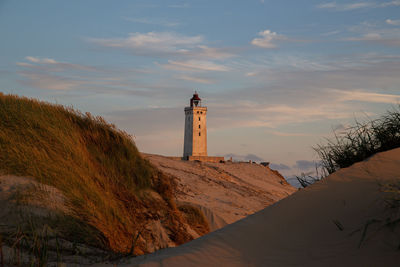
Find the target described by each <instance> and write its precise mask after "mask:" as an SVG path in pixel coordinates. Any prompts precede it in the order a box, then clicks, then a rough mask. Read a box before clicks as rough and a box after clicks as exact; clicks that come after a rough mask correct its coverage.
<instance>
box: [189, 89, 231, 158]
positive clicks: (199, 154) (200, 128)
mask: <svg viewBox="0 0 400 267" xmlns="http://www.w3.org/2000/svg"><path fill="white" fill-rule="evenodd" d="M183 159H184V160H198V161H208V162H220V161H223V160H224V158H223V157H209V156H208V155H207V107H205V106H202V103H201V98H200V97H199V95H198V94H197V92H195V93H194V94H193V97H192V98H191V99H190V106H189V107H185V139H184V144H183Z"/></svg>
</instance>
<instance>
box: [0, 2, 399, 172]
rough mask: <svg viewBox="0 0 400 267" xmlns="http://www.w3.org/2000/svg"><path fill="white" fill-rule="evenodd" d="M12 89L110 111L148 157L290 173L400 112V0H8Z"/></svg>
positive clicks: (1, 86)
mask: <svg viewBox="0 0 400 267" xmlns="http://www.w3.org/2000/svg"><path fill="white" fill-rule="evenodd" d="M0 51H1V52H0V91H1V92H3V93H10V94H17V95H22V96H28V97H33V98H38V99H40V100H44V101H48V102H51V103H58V104H63V105H67V106H72V107H74V108H76V109H79V110H81V111H83V112H91V113H92V114H94V115H100V116H103V117H104V118H105V119H106V120H107V121H109V122H111V123H114V124H115V125H116V126H117V127H119V128H120V129H123V130H125V131H127V132H128V133H130V134H132V136H133V137H134V140H135V142H136V144H137V145H138V147H139V149H140V150H141V151H143V152H147V153H156V154H162V155H171V156H180V155H182V153H183V134H184V132H183V131H184V107H185V106H187V105H188V104H189V99H190V98H191V96H192V94H193V93H194V91H195V90H197V92H198V93H199V95H200V97H201V98H202V100H203V105H205V106H207V107H208V114H207V122H208V123H207V124H208V125H207V128H208V154H209V155H219V156H224V155H226V156H233V157H234V158H236V159H242V160H249V159H251V160H256V161H268V162H271V166H273V167H274V168H276V169H278V170H280V171H282V172H283V173H284V174H285V175H289V174H295V173H300V172H305V171H307V170H310V169H312V168H313V166H314V163H313V161H315V160H317V157H316V155H315V152H314V151H313V149H312V147H315V146H316V145H317V144H319V143H324V141H325V138H330V137H332V135H333V133H334V132H335V131H336V132H338V131H339V132H340V131H342V130H343V129H345V128H346V127H348V126H349V125H351V124H352V123H354V121H355V120H356V119H357V120H361V121H362V120H365V119H373V118H376V117H377V116H379V115H382V114H384V113H385V111H386V110H389V109H391V108H393V107H394V106H397V105H398V104H399V103H400V75H399V74H400V0H394V1H393V0H383V1H373V0H371V1H369V0H365V1H314V0H298V1H288V0H280V1H278V0H275V1H272V0H261V1H260V0H247V1H233V0H230V1H222V0H221V1H216V0H214V1H207V0H198V1H194V0H193V1H161V0H159V1H152V0H146V1H144V0H143V1H134V0H130V1H127V0H119V1H104V0H85V1H82V0H70V1H61V0H37V1H29V0H26V1H23V0H21V1H12V0H0Z"/></svg>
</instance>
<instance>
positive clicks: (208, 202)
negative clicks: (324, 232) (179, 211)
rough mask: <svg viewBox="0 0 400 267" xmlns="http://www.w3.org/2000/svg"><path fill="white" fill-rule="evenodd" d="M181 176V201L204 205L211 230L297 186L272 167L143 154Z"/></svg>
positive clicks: (178, 193)
mask: <svg viewBox="0 0 400 267" xmlns="http://www.w3.org/2000/svg"><path fill="white" fill-rule="evenodd" d="M143 156H144V157H145V158H146V159H148V160H150V162H151V163H152V164H154V165H155V166H156V167H157V168H159V169H160V170H162V171H163V172H165V173H167V174H169V175H172V176H174V177H175V178H176V180H177V183H178V184H177V185H178V187H177V194H176V195H177V200H178V202H184V203H190V204H192V205H196V206H198V207H200V209H201V210H202V211H203V213H204V214H205V215H206V217H207V218H208V220H209V222H210V226H211V230H216V229H218V228H221V227H222V226H225V225H226V224H227V223H233V222H235V221H237V220H239V219H242V218H244V217H246V216H248V215H250V214H253V213H254V212H256V211H259V210H261V209H263V208H265V207H267V206H269V205H271V204H273V203H275V202H276V201H278V200H280V199H282V198H284V197H287V196H288V195H290V194H292V193H293V192H295V191H296V190H297V189H295V188H294V187H292V186H291V185H289V184H288V183H287V182H286V181H285V179H284V178H283V177H282V176H280V175H279V174H277V173H276V172H274V171H272V170H271V169H270V168H268V167H264V166H262V165H259V164H250V163H231V162H226V163H205V162H188V161H180V160H173V159H171V158H168V157H164V156H159V155H151V154H143Z"/></svg>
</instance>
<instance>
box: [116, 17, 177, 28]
mask: <svg viewBox="0 0 400 267" xmlns="http://www.w3.org/2000/svg"><path fill="white" fill-rule="evenodd" d="M123 19H124V20H125V21H130V22H136V23H141V24H148V25H159V26H166V27H176V26H178V25H179V23H178V22H176V21H170V20H167V19H161V18H130V17H123Z"/></svg>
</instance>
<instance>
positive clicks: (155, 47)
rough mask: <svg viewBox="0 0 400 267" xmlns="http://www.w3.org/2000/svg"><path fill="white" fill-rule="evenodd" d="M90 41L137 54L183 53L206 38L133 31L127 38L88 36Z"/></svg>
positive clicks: (170, 33)
mask: <svg viewBox="0 0 400 267" xmlns="http://www.w3.org/2000/svg"><path fill="white" fill-rule="evenodd" d="M88 41H89V42H91V43H94V44H97V45H100V46H103V47H109V48H121V49H128V50H130V51H132V52H133V53H137V54H148V55H151V53H157V54H163V53H174V54H182V53H185V52H187V51H188V49H193V48H195V47H196V46H198V45H200V44H201V43H202V42H203V41H204V38H203V37H202V36H200V35H197V36H184V35H180V34H177V33H173V32H148V33H138V32H137V33H131V34H129V36H128V37H126V38H108V39H106V38H103V39H101V38H88Z"/></svg>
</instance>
